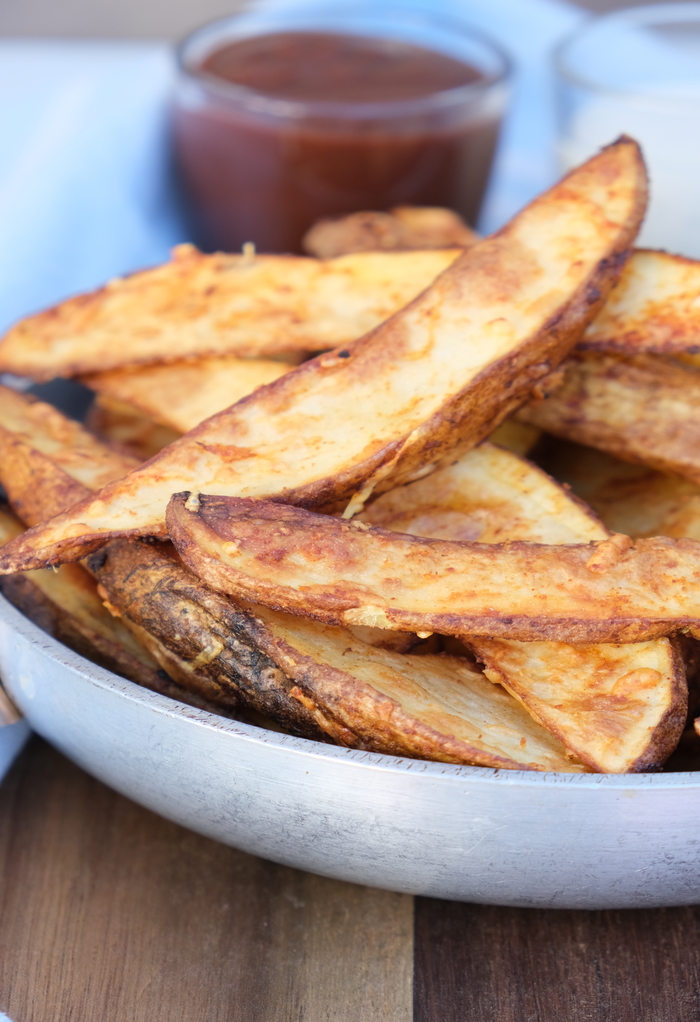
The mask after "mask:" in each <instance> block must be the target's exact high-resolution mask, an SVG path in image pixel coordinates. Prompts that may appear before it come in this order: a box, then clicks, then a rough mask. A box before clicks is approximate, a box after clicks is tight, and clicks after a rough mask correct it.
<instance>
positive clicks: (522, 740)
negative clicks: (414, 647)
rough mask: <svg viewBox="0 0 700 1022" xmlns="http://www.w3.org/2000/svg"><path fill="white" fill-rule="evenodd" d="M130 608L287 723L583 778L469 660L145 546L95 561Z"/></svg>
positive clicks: (215, 676) (381, 744) (116, 546)
mask: <svg viewBox="0 0 700 1022" xmlns="http://www.w3.org/2000/svg"><path fill="white" fill-rule="evenodd" d="M90 564H91V567H92V568H93V570H94V571H95V572H96V573H98V574H99V577H100V579H101V581H102V584H103V585H104V586H105V588H106V589H107V590H108V591H109V592H110V598H111V599H112V600H114V601H115V602H116V603H117V604H118V605H119V606H120V607H122V609H123V613H124V614H125V615H128V616H130V617H131V619H132V620H134V621H137V622H139V623H140V624H141V625H143V626H144V627H145V628H146V629H147V630H148V631H149V633H151V634H153V635H157V636H158V637H159V639H160V641H161V642H162V643H163V644H167V646H168V648H169V649H170V650H171V651H172V652H173V653H174V654H176V655H177V656H179V657H180V658H181V661H182V663H183V664H185V665H192V664H193V663H198V664H199V665H200V669H205V670H206V671H207V672H208V673H209V676H210V677H211V679H212V682H211V684H212V694H214V692H213V689H214V686H219V688H220V690H221V692H227V691H228V692H231V693H233V694H235V695H237V696H238V698H240V699H241V701H242V702H243V703H245V704H246V705H247V706H250V707H252V708H253V709H254V710H257V711H258V712H260V713H262V714H264V715H265V716H267V717H270V718H272V719H273V720H276V721H277V722H278V723H280V724H282V725H283V726H284V727H285V728H287V729H289V730H292V731H294V732H295V733H297V734H302V735H306V736H307V737H312V738H313V737H316V738H318V737H322V736H326V737H330V738H332V739H333V740H334V741H335V742H338V743H340V744H342V745H348V746H351V747H354V748H364V749H371V750H373V751H376V752H386V753H392V754H394V755H400V756H418V757H421V756H423V757H428V758H430V759H438V760H442V761H443V762H449V763H476V764H480V765H482V766H500V767H510V768H519V769H528V770H560V771H569V772H571V771H574V772H580V771H581V770H582V769H583V767H582V766H581V764H580V763H578V762H577V761H576V759H574V758H570V756H568V755H567V753H566V751H565V750H564V748H563V746H562V745H561V743H560V742H559V741H558V740H557V739H554V738H552V737H551V736H550V735H549V734H548V733H547V732H546V731H545V730H544V729H543V728H540V727H539V725H537V724H536V723H535V722H534V721H533V720H532V719H531V718H530V717H529V716H528V714H527V713H526V712H525V710H523V709H522V708H521V707H520V706H519V704H518V703H517V701H516V700H515V699H513V698H512V697H511V696H509V695H508V694H507V693H506V692H505V691H504V690H503V689H501V688H500V687H494V686H492V685H491V683H490V682H488V681H486V680H485V679H484V677H483V675H481V674H479V673H478V672H477V671H475V670H474V669H473V668H472V667H470V666H469V664H468V663H466V662H465V661H464V660H460V659H459V658H454V657H445V656H430V657H414V656H410V655H405V654H401V653H395V652H393V651H390V650H385V649H377V648H376V647H374V646H370V645H368V644H367V643H365V642H362V640H361V639H359V638H357V637H356V636H354V635H351V634H350V632H348V631H347V630H346V629H344V628H331V627H328V626H327V625H322V624H319V623H318V622H315V621H307V620H300V619H299V618H294V617H290V616H289V615H285V614H276V613H274V612H272V611H269V610H266V609H264V608H261V607H252V606H242V605H237V604H236V603H234V602H232V601H230V600H227V599H226V598H224V597H222V596H220V595H219V594H218V593H215V592H212V591H211V590H210V589H207V587H206V586H203V585H202V584H201V583H200V582H199V580H198V579H196V578H194V577H193V576H192V575H191V574H190V573H189V572H188V571H186V570H185V569H184V568H183V567H182V566H181V565H178V564H177V563H176V562H172V564H171V565H167V564H166V563H165V559H164V557H163V555H162V552H161V551H159V550H158V549H155V548H154V547H152V546H151V545H148V546H146V545H144V544H143V543H140V542H139V541H135V542H133V541H132V542H125V541H123V540H122V541H118V542H116V543H112V544H110V545H109V546H107V547H104V548H103V549H102V550H99V551H98V552H97V553H95V554H93V556H92V557H91V558H90Z"/></svg>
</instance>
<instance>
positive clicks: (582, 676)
mask: <svg viewBox="0 0 700 1022" xmlns="http://www.w3.org/2000/svg"><path fill="white" fill-rule="evenodd" d="M478 650H479V655H480V656H482V657H483V658H484V660H485V661H486V663H487V668H486V676H487V677H488V678H489V679H490V680H491V681H494V682H500V683H502V684H504V685H505V687H506V688H507V689H508V691H509V692H510V693H511V694H512V695H514V696H516V698H517V697H520V698H521V699H522V702H523V704H524V705H525V706H526V707H527V709H528V711H529V712H530V713H531V714H532V716H533V717H534V719H535V720H537V721H538V723H540V724H542V726H543V727H545V728H546V729H547V730H548V731H549V732H550V734H553V735H556V736H557V737H558V738H561V739H562V740H563V741H564V742H565V744H566V746H567V748H569V749H571V750H572V751H574V752H576V754H577V756H578V758H579V759H581V760H582V761H583V762H584V763H586V764H587V765H588V766H590V767H591V768H592V769H594V770H598V771H602V772H604V773H611V774H614V773H639V772H642V771H649V770H657V769H658V768H659V767H660V766H661V765H662V764H663V763H664V762H665V761H666V760H667V759H668V757H669V755H670V754H671V753H672V752H673V750H674V749H675V747H676V746H677V744H678V740H679V738H680V736H681V734H682V732H683V728H684V726H685V720H686V712H687V704H688V692H687V687H686V682H685V669H684V666H683V658H682V657H681V655H680V652H679V650H678V649H677V648H676V647H675V646H674V644H673V642H672V641H670V640H669V639H655V640H653V641H651V642H635V643H624V644H623V645H619V646H617V645H613V644H611V643H601V644H599V645H585V646H574V645H571V644H569V643H565V642H504V641H502V640H498V639H480V640H479V643H478Z"/></svg>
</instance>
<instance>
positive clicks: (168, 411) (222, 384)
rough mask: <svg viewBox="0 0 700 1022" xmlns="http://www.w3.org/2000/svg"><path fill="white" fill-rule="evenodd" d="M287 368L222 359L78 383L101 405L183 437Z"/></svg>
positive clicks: (116, 372)
mask: <svg viewBox="0 0 700 1022" xmlns="http://www.w3.org/2000/svg"><path fill="white" fill-rule="evenodd" d="M290 368H291V366H288V365H285V364H284V362H272V361H271V360H265V359H242V358H236V357H235V356H233V355H223V356H220V357H217V358H201V359H197V360H196V361H184V360H183V361H181V362H173V363H171V364H170V365H155V366H143V367H139V368H136V369H134V368H132V369H113V370H112V371H111V372H106V373H92V374H91V375H88V376H84V377H83V383H85V384H87V386H88V387H92V389H93V390H95V391H97V393H98V394H99V395H100V396H101V397H102V398H103V399H104V398H107V399H108V400H110V401H118V402H120V403H123V404H126V405H129V406H130V407H132V408H134V409H136V410H137V411H138V412H140V413H141V414H142V415H145V416H147V417H148V418H150V419H153V420H155V422H158V423H160V425H161V426H167V427H168V428H169V429H172V430H174V431H175V432H176V433H187V432H189V430H191V429H193V428H194V427H195V426H198V425H199V423H200V422H202V421H203V420H204V419H208V418H209V417H210V416H211V415H214V414H215V413H216V412H220V411H222V410H223V409H224V408H228V407H229V405H232V404H235V402H236V401H240V399H241V398H242V397H246V395H247V394H251V393H252V392H253V391H254V390H256V389H257V388H258V387H261V386H263V384H265V383H270V382H271V381H272V380H276V379H278V377H280V376H283V375H284V374H285V373H286V372H289V370H290ZM173 439H174V438H173Z"/></svg>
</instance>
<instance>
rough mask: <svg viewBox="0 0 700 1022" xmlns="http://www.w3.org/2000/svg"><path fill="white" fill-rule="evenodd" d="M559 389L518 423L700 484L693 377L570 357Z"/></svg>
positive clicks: (647, 360)
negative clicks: (674, 473)
mask: <svg viewBox="0 0 700 1022" xmlns="http://www.w3.org/2000/svg"><path fill="white" fill-rule="evenodd" d="M565 370H566V372H565V376H564V382H563V384H562V385H561V387H559V388H558V389H557V390H555V391H554V392H553V393H552V394H550V395H549V396H548V397H547V398H545V399H544V400H543V401H536V402H533V403H531V404H529V405H527V406H526V407H524V408H522V409H520V411H519V412H518V413H517V414H518V418H519V419H521V420H522V421H524V422H527V423H529V424H531V425H534V426H538V427H539V428H541V429H544V430H546V431H547V432H549V433H554V434H555V435H556V436H560V437H563V438H564V439H566V440H574V441H576V442H577V443H581V444H587V445H589V446H591V447H597V448H599V449H600V450H602V451H607V452H608V453H609V454H614V455H617V457H619V458H623V459H624V460H626V461H634V462H638V463H640V464H643V465H648V466H650V467H651V468H657V469H660V470H661V471H663V472H676V473H678V474H679V475H682V476H685V477H686V478H688V479H691V480H692V481H693V482H695V483H700V422H699V421H698V416H697V409H698V406H699V405H700V373H698V372H697V370H695V369H692V368H690V367H685V366H682V365H680V364H678V363H675V362H670V361H666V360H665V359H663V358H661V357H660V356H656V355H636V356H625V355H615V354H604V355H602V354H597V353H594V352H588V353H586V352H581V353H578V352H577V353H575V354H574V355H573V356H570V357H569V358H568V359H567V361H566V363H565Z"/></svg>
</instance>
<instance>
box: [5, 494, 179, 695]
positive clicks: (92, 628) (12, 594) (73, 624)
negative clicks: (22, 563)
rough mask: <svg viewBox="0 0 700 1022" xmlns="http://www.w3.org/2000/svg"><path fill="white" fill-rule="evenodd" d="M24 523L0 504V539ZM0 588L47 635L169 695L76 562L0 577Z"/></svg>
mask: <svg viewBox="0 0 700 1022" xmlns="http://www.w3.org/2000/svg"><path fill="white" fill-rule="evenodd" d="M23 531H24V526H23V525H22V523H21V522H20V521H19V519H17V518H15V516H14V515H13V514H11V512H10V511H8V510H6V509H5V508H3V507H2V506H0V544H4V543H7V542H8V541H9V540H10V539H12V538H13V537H15V536H18V535H20V534H21V533H22V532H23ZM0 592H2V594H3V596H5V597H6V598H7V599H8V600H9V601H10V603H12V604H14V605H15V606H16V607H17V608H18V609H19V610H21V611H22V613H23V614H25V615H26V616H27V617H28V618H30V620H32V621H33V622H34V623H35V624H37V625H38V626H39V627H40V628H42V629H43V630H44V631H45V632H48V633H49V635H53V637H54V638H56V639H58V640H59V641H60V642H63V643H64V644H65V645H66V646H69V647H70V648H71V649H74V650H75V651H76V652H77V653H80V654H81V655H82V656H84V657H87V659H88V660H92V661H93V662H95V663H98V664H100V666H102V667H106V668H107V669H108V670H110V671H115V672H116V673H117V674H121V675H123V676H124V677H126V678H130V679H131V680H132V681H137V682H138V683H139V684H140V685H145V687H146V688H150V689H154V690H155V691H157V692H164V691H167V694H171V691H170V689H172V685H171V684H169V679H168V678H164V677H163V676H162V672H161V674H159V673H158V664H157V663H156V662H155V661H154V660H153V659H152V658H151V657H150V656H149V655H148V653H147V652H146V651H145V650H144V649H143V648H142V647H141V646H139V644H138V643H137V642H136V641H135V640H134V638H133V636H132V635H131V633H130V632H129V631H128V629H127V628H125V627H124V625H123V624H122V623H121V622H120V621H118V620H117V619H116V618H114V617H112V615H111V614H109V613H108V611H107V610H106V609H105V607H104V606H103V604H102V600H101V599H100V597H99V596H98V594H97V585H96V583H95V581H94V580H93V579H92V578H91V577H90V575H89V574H88V573H87V571H85V569H84V568H81V567H80V565H78V564H64V565H61V567H60V568H58V570H57V571H55V572H53V571H42V570H38V571H28V572H24V573H22V574H19V575H7V576H5V577H4V578H2V579H1V580H0Z"/></svg>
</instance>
